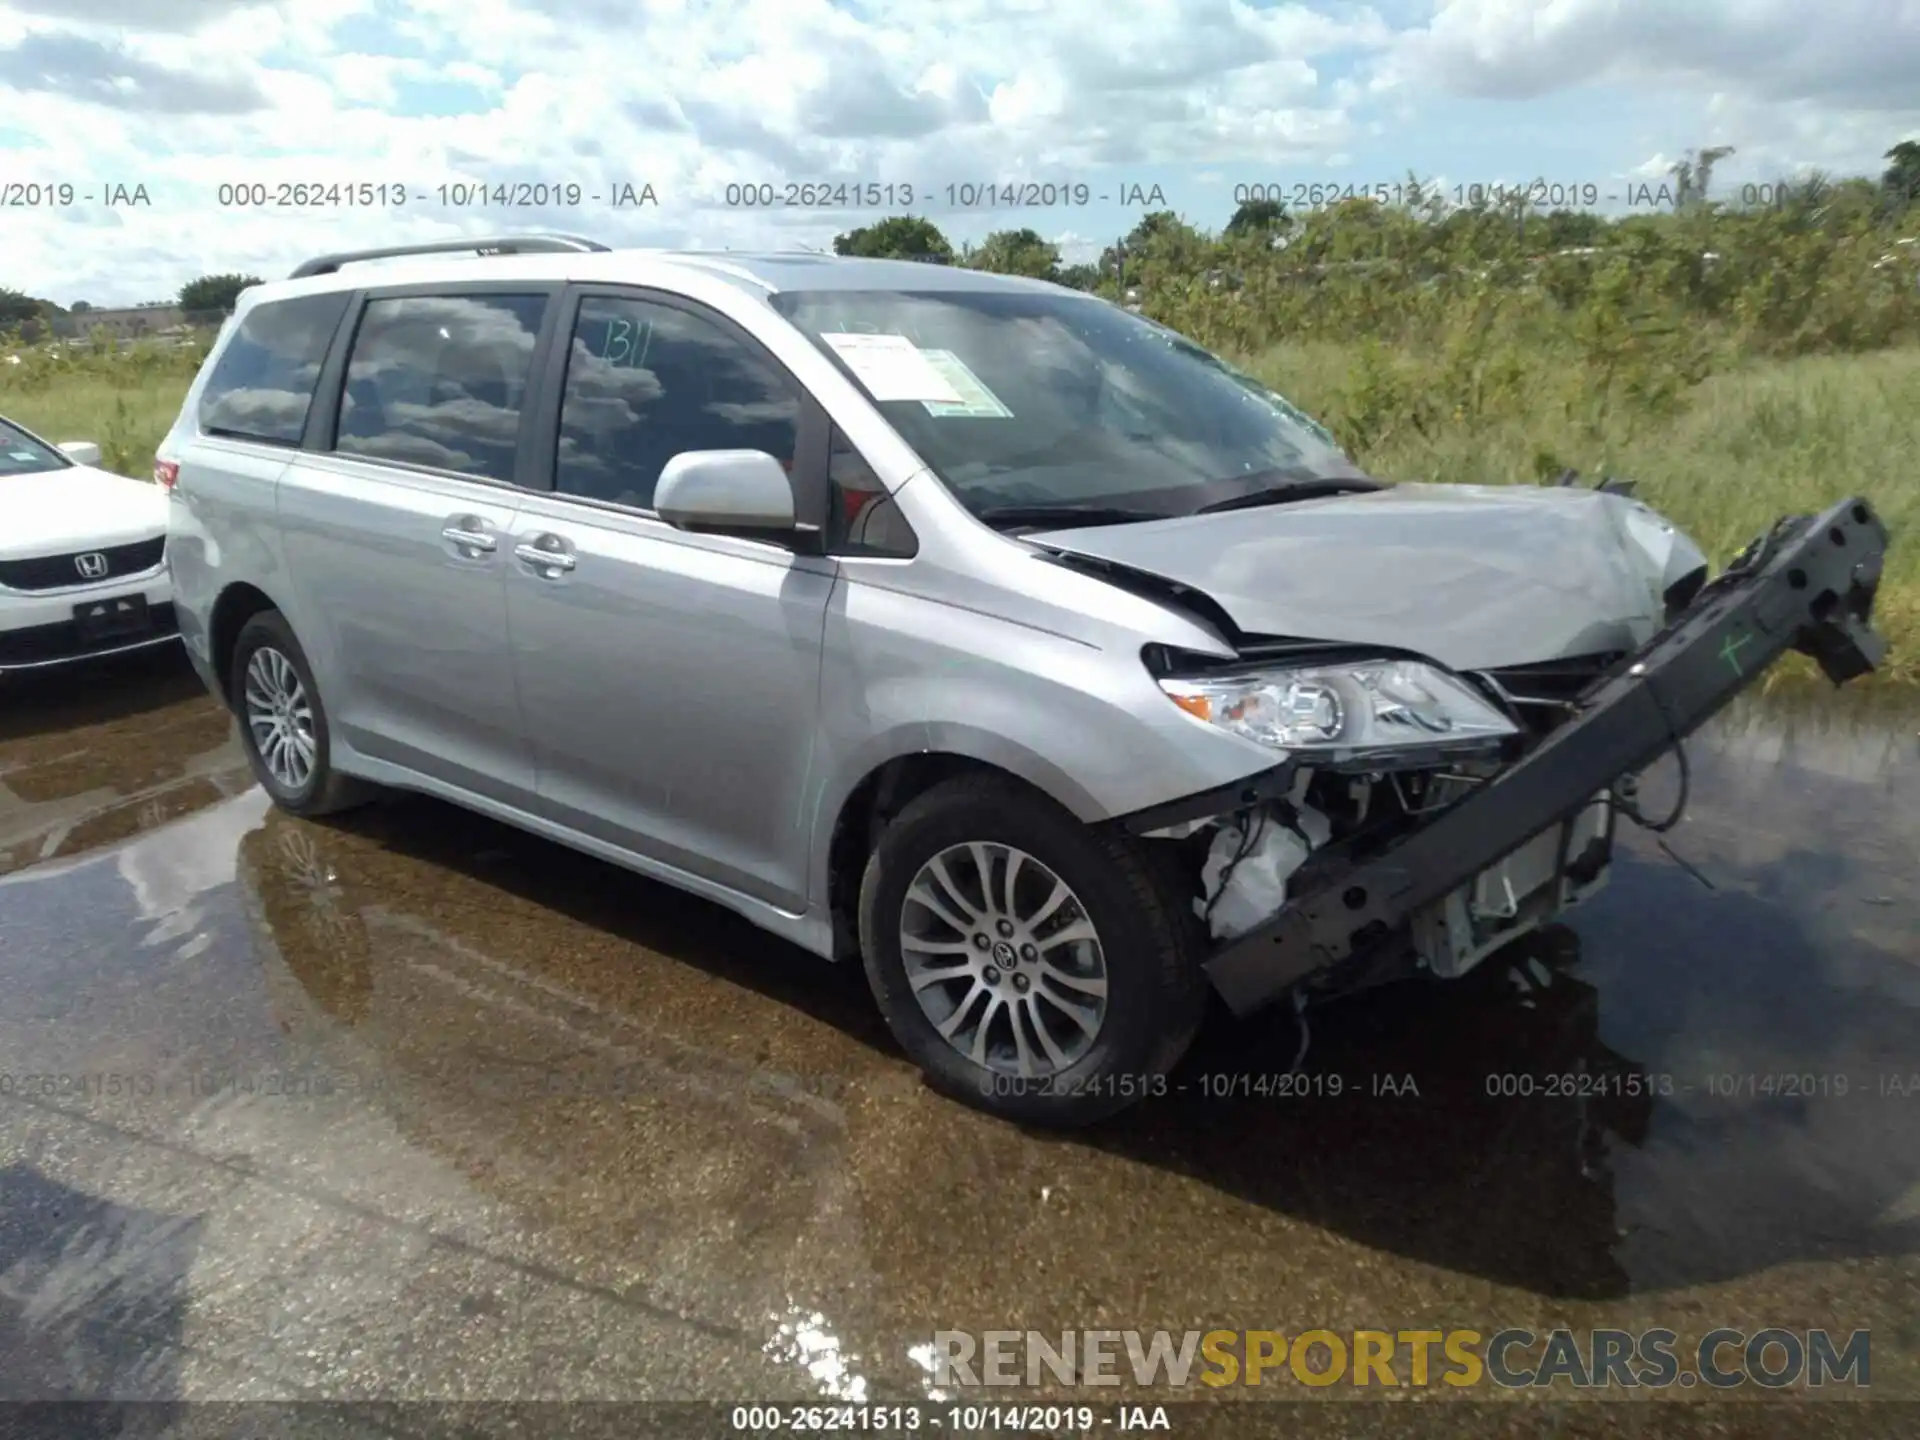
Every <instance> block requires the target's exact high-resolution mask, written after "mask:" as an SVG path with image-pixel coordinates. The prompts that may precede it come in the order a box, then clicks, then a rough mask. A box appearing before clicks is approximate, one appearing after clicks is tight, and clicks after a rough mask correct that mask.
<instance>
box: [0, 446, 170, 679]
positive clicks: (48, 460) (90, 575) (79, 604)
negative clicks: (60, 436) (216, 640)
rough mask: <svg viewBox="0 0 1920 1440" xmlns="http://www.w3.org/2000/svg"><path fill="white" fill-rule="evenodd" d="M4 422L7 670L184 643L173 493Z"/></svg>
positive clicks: (1, 547)
mask: <svg viewBox="0 0 1920 1440" xmlns="http://www.w3.org/2000/svg"><path fill="white" fill-rule="evenodd" d="M99 460H100V447H99V446H98V445H95V444H92V443H90V442H88V441H81V440H73V441H68V442H67V443H65V444H62V445H52V444H49V443H48V442H47V441H45V440H42V439H41V438H40V437H39V436H37V435H34V434H32V433H31V432H29V431H27V430H23V429H22V428H21V427H20V426H18V425H15V424H13V423H12V422H11V421H8V420H5V419H0V674H9V673H11V672H13V671H16V670H39V669H43V668H47V667H50V666H54V665H64V664H67V663H69V662H71V661H74V660H85V659H91V658H94V657H97V656H102V655H118V654H121V653H123V652H126V651H131V650H144V649H148V648H150V647H152V646H157V645H174V644H178V643H179V639H180V631H179V626H178V625H177V623H176V622H175V620H174V618H173V587H172V585H171V583H170V581H169V579H168V576H167V566H166V547H167V492H166V491H165V490H164V489H162V488H161V487H160V486H158V485H155V484H151V483H149V482H147V481H144V480H129V479H128V478H127V477H126V476H124V475H114V474H110V473H109V472H107V471H105V470H101V469H98V468H97V466H98V463H99Z"/></svg>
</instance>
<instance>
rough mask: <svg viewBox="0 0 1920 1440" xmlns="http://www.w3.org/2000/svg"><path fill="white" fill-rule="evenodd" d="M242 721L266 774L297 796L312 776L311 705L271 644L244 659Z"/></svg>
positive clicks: (316, 750)
mask: <svg viewBox="0 0 1920 1440" xmlns="http://www.w3.org/2000/svg"><path fill="white" fill-rule="evenodd" d="M245 696H246V712H247V715H246V719H247V730H248V731H249V733H250V734H251V735H252V736H253V748H254V749H255V750H256V751H257V752H258V753H259V756H260V759H261V762H262V763H263V764H264V765H265V766H266V767H267V773H268V774H270V775H272V776H273V778H274V779H275V780H277V781H279V782H280V783H281V784H282V785H284V786H285V787H286V788H287V789H288V790H290V791H293V792H295V793H298V792H299V791H301V790H303V789H305V788H306V784H307V781H308V780H309V779H311V778H312V776H313V765H314V760H315V759H316V757H317V756H318V754H319V746H318V744H317V743H316V742H315V740H314V735H313V705H312V703H311V702H310V701H309V700H308V699H307V691H306V687H305V686H304V685H302V684H301V683H300V675H299V672H298V671H296V670H295V669H294V668H293V662H292V661H291V660H289V659H288V658H287V657H286V656H285V655H283V654H282V653H281V652H280V651H278V650H276V649H274V648H273V647H272V646H270V645H262V646H261V647H260V648H259V649H258V650H255V651H254V652H253V654H252V655H251V656H250V657H248V659H247V684H246V690H245Z"/></svg>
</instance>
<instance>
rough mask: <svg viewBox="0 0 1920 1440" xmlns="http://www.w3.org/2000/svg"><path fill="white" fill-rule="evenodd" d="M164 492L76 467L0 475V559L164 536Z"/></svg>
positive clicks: (146, 482) (143, 482) (145, 483)
mask: <svg viewBox="0 0 1920 1440" xmlns="http://www.w3.org/2000/svg"><path fill="white" fill-rule="evenodd" d="M166 529H167V492H166V491H164V490H162V489H161V488H160V487H159V486H158V485H155V484H154V483H153V482H152V481H149V480H131V479H128V478H127V477H126V476H125V475H114V474H111V473H109V472H108V471H105V470H96V469H94V468H93V467H92V466H90V465H75V466H72V467H71V468H69V469H65V470H49V471H47V472H46V473H44V474H38V475H0V559H7V560H13V559H22V558H27V557H31V556H36V555H64V554H67V553H68V552H70V551H74V550H98V549H100V548H102V547H104V546H108V545H125V544H128V543H130V542H132V541H135V540H147V539H151V538H152V537H153V536H155V535H163V534H165V533H166Z"/></svg>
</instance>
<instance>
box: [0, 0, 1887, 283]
mask: <svg viewBox="0 0 1920 1440" xmlns="http://www.w3.org/2000/svg"><path fill="white" fill-rule="evenodd" d="M1807 14H1808V12H1807V10H1806V7H1805V5H1804V4H1799V3H1788V0H1694V3H1689V4H1684V5H1680V4H1670V3H1666V0H1440V3H1438V4H1432V3H1426V4H1421V3H1416V0H1378V3H1376V4H1375V5H1372V6H1354V5H1348V4H1334V3H1333V0H1316V3H1314V4H1312V5H1304V4H1282V5H1279V6H1268V7H1264V8H1255V7H1254V6H1253V5H1251V4H1247V3H1241V0H1136V3H1133V4H1130V5H1125V6H1116V5H1113V4H1111V3H1096V0H941V3H938V4H936V3H933V0H895V3H889V4H886V5H881V4H879V3H877V0H862V3H860V4H859V5H858V6H857V7H856V8H838V7H836V6H834V5H832V4H830V3H828V0H719V3H712V4H703V5H693V4H689V3H687V0H409V3H407V4H405V5H400V4H396V3H390V0H329V3H328V4H327V5H316V4H311V3H307V0H299V3H296V0H262V3H239V0H13V3H12V4H10V5H9V4H6V3H4V0H0V152H4V153H5V155H6V166H5V167H4V168H5V175H4V178H7V179H17V180H23V181H34V180H37V181H40V182H48V181H52V182H67V183H71V184H72V185H74V186H75V188H76V190H77V191H84V192H86V193H95V194H97V193H99V192H100V190H101V187H102V186H103V185H105V184H107V183H110V182H111V183H124V184H129V185H132V184H136V183H144V184H145V185H146V186H147V187H148V190H149V193H150V195H151V197H152V202H153V203H152V206H151V208H150V209H145V210H109V209H105V208H103V207H102V206H101V205H100V204H99V203H98V202H97V201H96V202H94V203H91V204H79V203H76V204H75V205H74V206H72V207H70V208H65V209H61V208H57V207H56V208H54V209H46V208H30V209H18V208H7V209H0V227H3V229H4V235H3V236H0V240H3V242H4V243H3V244H0V253H4V255H5V257H6V258H5V262H4V268H5V271H6V273H5V274H0V285H6V286H13V287H17V288H23V289H27V290H29V291H31V292H33V293H36V294H43V295H49V296H51V297H52V298H55V299H60V300H63V301H70V300H72V299H75V298H86V299H89V300H92V301H93V302H94V303H96V304H102V303H112V302H114V301H133V300H139V299H147V298H158V297H160V296H164V295H168V294H171V293H173V292H174V291H175V290H177V289H178V287H179V286H180V284H181V283H183V282H184V281H185V280H187V279H190V278H192V277H193V276H194V275H197V274H200V273H204V272H208V271H217V270H236V269H237V270H244V271H250V272H252V273H257V274H264V275H271V274H274V273H276V272H279V271H281V270H284V269H286V268H289V267H291V265H293V264H294V263H296V262H297V261H298V260H299V259H301V258H303V257H304V256H306V255H309V254H312V253H315V252H317V251H320V250H327V249H336V248H346V247H350V246H353V245H356V244H367V245H374V244H390V243H398V242H404V241H406V240H410V239H419V238H428V237H432V238H444V237H447V236H451V235H456V234H480V233H488V232H498V231H502V230H527V229H561V230H568V231H573V232H577V233H586V234H592V235H595V236H598V237H601V238H603V239H606V240H608V241H609V242H611V243H625V244H702V245H730V246H735V247H750V246H768V247H774V248H784V247H786V246H789V245H798V244H807V245H812V246H823V245H825V244H827V243H828V242H830V240H831V238H832V236H833V234H834V233H835V232H836V231H838V230H843V229H846V228H849V227H851V226H852V225H855V224H858V223H863V222H864V221H865V220H867V219H870V218H872V217H871V216H870V215H862V214H857V213H834V214H823V213H819V212H817V211H811V210H797V209H787V208H781V207H776V208H774V209H773V210H764V209H761V210H754V209H746V210H742V209H732V210H730V209H728V208H727V207H725V206H724V205H723V204H722V203H721V201H722V199H723V197H724V195H725V193H726V187H727V186H728V185H729V184H736V185H737V184H740V183H744V182H766V181H771V182H777V183H778V182H786V181H802V182H804V181H814V182H820V181H847V182H853V181H859V182H894V183H896V184H898V183H910V184H913V185H914V186H916V187H917V189H918V190H919V191H920V192H921V195H922V197H924V196H925V193H926V192H927V191H928V190H929V189H931V188H933V187H936V186H944V184H945V183H946V182H949V181H962V182H989V183H991V182H996V181H1007V180H1015V179H1029V178H1031V179H1040V180H1080V179H1088V178H1097V177H1098V176H1100V175H1110V174H1111V172H1110V171H1098V170H1096V168H1095V167H1124V169H1123V173H1122V175H1121V176H1120V178H1121V179H1124V180H1125V181H1128V182H1140V181H1144V182H1147V183H1148V184H1149V185H1151V184H1164V185H1167V186H1168V188H1169V190H1174V189H1176V188H1177V187H1176V183H1175V182H1176V181H1180V180H1183V179H1184V180H1185V181H1186V191H1185V194H1186V196H1187V198H1185V199H1182V200H1179V201H1177V202H1174V203H1176V204H1178V205H1193V206H1201V207H1210V208H1209V209H1208V212H1207V213H1206V214H1204V215H1201V216H1199V217H1198V218H1201V219H1203V220H1205V221H1207V222H1208V223H1215V224H1217V223H1220V222H1221V221H1223V220H1224V219H1225V218H1226V216H1225V214H1224V213H1223V214H1218V215H1215V214H1212V213H1211V209H1212V208H1218V207H1220V206H1223V205H1224V204H1226V201H1225V199H1224V197H1225V196H1226V195H1227V194H1228V193H1229V191H1230V189H1231V187H1232V185H1234V184H1236V183H1239V182H1241V181H1243V180H1258V179H1264V178H1270V177H1271V178H1278V177H1280V176H1281V175H1285V176H1286V177H1288V178H1291V179H1296V180H1297V179H1301V178H1316V177H1319V176H1334V175H1339V176H1342V177H1343V178H1351V179H1353V180H1355V181H1362V182H1375V181H1390V180H1398V179H1400V178H1402V176H1403V175H1404V173H1405V171H1406V169H1407V168H1408V164H1409V163H1410V162H1409V160H1408V158H1407V157H1405V156H1403V155H1402V154H1400V153H1397V152H1398V151H1399V150H1402V149H1406V148H1408V147H1409V146H1411V145H1412V144H1413V143H1414V142H1416V141H1421V140H1423V139H1424V137H1426V136H1428V135H1430V134H1437V133H1440V131H1441V130H1442V129H1443V128H1446V127H1443V126H1442V125H1441V124H1440V121H1441V120H1442V119H1443V118H1444V119H1446V120H1447V122H1448V125H1449V126H1450V127H1451V128H1450V129H1448V130H1447V133H1448V134H1449V135H1450V136H1451V137H1452V138H1451V139H1449V140H1448V141H1447V142H1446V143H1447V146H1449V147H1451V148H1450V149H1448V150H1447V151H1446V152H1445V153H1441V154H1438V155H1423V156H1422V158H1421V168H1422V170H1423V171H1432V170H1437V169H1439V168H1441V167H1442V166H1444V167H1445V168H1447V169H1448V170H1450V171H1458V172H1459V173H1463V174H1469V175H1487V174H1492V173H1496V172H1500V173H1512V174H1515V175H1519V174H1523V173H1524V174H1532V173H1535V172H1536V171H1540V170H1544V169H1546V168H1547V166H1546V165H1545V164H1542V163H1536V157H1535V155H1534V154H1532V153H1528V152H1526V151H1525V149H1524V147H1525V146H1527V145H1533V144H1538V145H1540V146H1543V147H1549V148H1550V150H1551V153H1552V156H1553V159H1554V163H1555V164H1556V165H1564V163H1565V155H1566V153H1567V149H1568V147H1572V149H1573V151H1574V153H1576V154H1578V155H1579V156H1581V157H1583V161H1584V163H1585V164H1586V165H1587V167H1588V171H1589V173H1591V174H1593V175H1595V176H1603V175H1605V176H1617V175H1622V174H1627V173H1640V172H1639V171H1636V170H1635V167H1643V168H1644V167H1654V166H1657V168H1659V169H1660V170H1661V171H1662V172H1664V167H1665V165H1666V164H1669V163H1671V162H1670V161H1667V160H1666V159H1665V157H1666V156H1667V155H1668V154H1670V153H1671V154H1676V155H1677V154H1679V153H1680V152H1681V151H1683V150H1684V149H1686V148H1687V147H1689V146H1692V145H1698V144H1705V143H1731V144H1734V145H1735V146H1736V147H1737V149H1738V160H1737V162H1732V163H1730V165H1729V166H1728V167H1724V168H1723V172H1722V173H1724V174H1727V175H1729V176H1731V175H1735V174H1737V173H1738V167H1739V166H1751V167H1759V168H1761V169H1766V168H1771V169H1772V170H1774V171H1779V172H1783V171H1785V170H1789V169H1792V168H1794V167H1797V166H1803V165H1818V166H1822V167H1825V168H1830V169H1834V168H1840V169H1844V168H1847V167H1853V168H1860V167H1862V166H1864V165H1867V164H1870V163H1871V162H1872V161H1873V160H1874V159H1875V158H1876V157H1877V156H1878V155H1879V153H1880V152H1881V151H1883V150H1884V149H1885V148H1886V147H1887V146H1888V145H1889V144H1891V143H1892V142H1893V141H1894V140H1895V139H1898V138H1900V137H1901V136H1902V135H1903V134H1906V133H1915V132H1916V127H1920V94H1917V93H1916V91H1920V78H1917V77H1920V0H1832V3H1830V4H1828V5H1827V6H1825V7H1824V8H1823V9H1822V10H1821V11H1820V13H1819V19H1818V23H1817V24H1812V23H1809V21H1808V19H1807ZM1591 84H1602V85H1608V86H1613V87H1617V88H1620V89H1621V90H1622V93H1623V94H1625V95H1627V96H1632V95H1634V94H1640V95H1643V96H1644V97H1646V98H1647V100H1648V101H1649V106H1650V105H1651V104H1652V102H1654V101H1658V102H1659V103H1661V104H1663V105H1666V106H1668V107H1669V108H1671V107H1672V106H1673V105H1674V104H1675V103H1676V102H1675V96H1676V95H1678V96H1681V97H1690V99H1689V103H1690V104H1691V106H1692V109H1691V110H1689V111H1688V112H1687V113H1688V114H1692V115H1696V116H1697V125H1698V129H1699V133H1677V134H1667V133H1664V132H1662V133H1658V134H1655V133H1643V132H1642V131H1641V130H1638V129H1636V128H1635V115H1636V114H1637V113H1640V112H1641V111H1642V110H1644V109H1645V108H1648V107H1635V106H1633V105H1631V104H1621V103H1619V102H1618V97H1615V99H1614V100H1613V102H1612V103H1609V104H1608V105H1606V106H1604V107H1597V110H1598V113H1595V114H1592V115H1591V116H1586V117H1582V118H1581V119H1580V120H1579V121H1578V122H1577V123H1573V124H1569V122H1568V121H1567V119H1566V116H1565V107H1561V109H1559V110H1556V111H1555V112H1554V113H1555V115H1556V117H1557V118H1555V119H1554V120H1553V121H1552V124H1551V126H1543V125H1541V124H1536V123H1534V122H1533V121H1532V120H1530V117H1531V116H1533V115H1535V114H1536V113H1545V112H1536V108H1535V107H1538V106H1541V105H1547V104H1551V103H1552V102H1553V97H1555V96H1556V95H1559V94H1562V93H1564V92H1569V91H1573V90H1575V89H1577V88H1578V87H1580V86H1582V85H1591ZM1636 87H1637V88H1636ZM1476 104H1478V105H1481V106H1483V107H1497V108H1484V109H1482V110H1479V111H1475V110H1472V109H1471V107H1472V106H1473V105H1476ZM1463 117H1464V118H1463ZM1476 117H1477V118H1476ZM1690 123H1691V122H1690ZM1475 125H1477V126H1478V127H1479V129H1478V130H1477V131H1475V130H1473V126H1475ZM1555 127H1557V128H1555ZM1463 136H1464V138H1462V137H1463ZM1516 147H1519V148H1516ZM1649 155H1652V156H1654V159H1652V160H1649V159H1648V158H1647V157H1648V156H1649ZM1356 171H1358V172H1361V173H1354V172H1356ZM476 181H477V182H484V183H485V184H487V185H489V186H491V185H498V184H509V183H516V182H517V183H520V184H522V185H524V186H525V187H526V190H525V192H524V194H525V196H526V198H537V197H538V195H539V193H540V189H539V187H540V186H542V185H545V186H547V187H549V190H551V187H553V186H555V185H559V186H562V187H566V186H574V185H577V186H578V187H579V190H580V193H581V195H582V197H583V199H582V203H581V204H579V205H564V204H563V205H552V204H549V205H547V206H545V207H544V208H542V207H539V206H530V207H521V208H508V209H503V210H492V211H486V212H482V211H478V210H472V209H460V208H454V207H451V206H447V205H443V204H442V203H441V199H440V195H441V192H440V188H439V187H440V186H441V185H443V184H449V183H453V182H476ZM236 182H248V183H252V182H260V183H264V184H267V185H268V186H270V187H277V186H278V185H279V184H280V183H282V182H285V183H294V182H306V183H308V184H313V183H316V182H318V183H320V184H323V185H324V184H333V183H343V184H344V183H348V182H360V183H364V184H365V185H367V186H369V187H372V186H378V185H386V186H389V187H398V188H400V189H403V190H404V193H405V195H406V197H407V198H406V203H405V204H404V205H391V204H389V205H386V206H379V205H376V206H374V207H372V208H356V207H349V206H346V205H344V204H341V205H321V206H318V207H308V208H297V209H277V208H272V207H269V208H267V209H265V210H262V209H258V208H233V207H226V208H223V207H221V206H220V205H219V204H218V203H217V202H218V198H219V195H220V193H221V192H220V186H222V185H223V184H225V185H232V184H234V183H236ZM643 183H650V184H652V186H653V187H654V193H655V195H656V196H657V197H658V200H659V202H660V203H659V205H658V207H657V208H653V207H649V208H645V209H641V210H635V211H630V212H622V211H617V210H614V209H612V208H611V207H610V206H609V205H608V204H607V203H606V202H605V199H604V197H606V196H608V195H610V194H612V193H613V190H614V187H615V186H617V185H620V184H633V185H635V186H636V187H637V186H639V185H640V184H643ZM1096 188H1108V189H1111V188H1114V187H1112V186H1107V187H1100V186H1096ZM595 194H598V195H601V196H602V197H603V200H602V201H601V202H600V203H598V204H596V203H593V202H591V201H589V200H586V199H585V198H584V197H586V196H591V195H595ZM916 208H920V209H922V210H925V209H927V208H929V207H928V206H927V205H926V204H925V202H924V198H923V201H922V204H921V205H919V206H918V207H916ZM934 209H935V214H936V218H937V219H938V220H939V222H940V223H941V224H942V225H943V226H946V227H947V228H948V230H949V233H951V234H953V235H955V237H956V238H972V239H977V238H979V236H980V235H982V234H984V233H985V231H986V230H988V229H992V228H998V227H1000V226H1003V225H1025V224H1030V223H1031V224H1034V225H1035V226H1036V228H1039V229H1041V230H1042V231H1043V233H1055V232H1059V233H1062V234H1072V235H1073V236H1074V237H1076V238H1075V244H1082V243H1084V245H1086V246H1088V247H1091V248H1092V249H1094V250H1097V248H1098V247H1099V245H1100V244H1102V243H1106V242H1103V241H1098V240H1094V239H1086V240H1084V242H1083V241H1082V240H1081V239H1080V238H1079V237H1083V236H1096V235H1098V236H1111V235H1114V234H1117V233H1119V232H1120V231H1122V230H1124V229H1126V228H1128V226H1129V225H1130V224H1131V223H1132V220H1133V219H1135V218H1137V214H1134V215H1122V214H1120V213H1118V212H1117V211H1114V210H1111V209H1109V210H1106V211H1102V210H1099V209H1098V208H1097V207H1088V208H1085V209H1080V210H1069V211H1066V212H1061V211H1053V212H1047V213H1044V214H1033V213H1025V214H1005V213H999V214H990V213H986V212H979V213H973V214H969V215H965V216H955V215H951V214H948V213H943V212H942V211H940V209H939V208H938V207H934Z"/></svg>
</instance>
